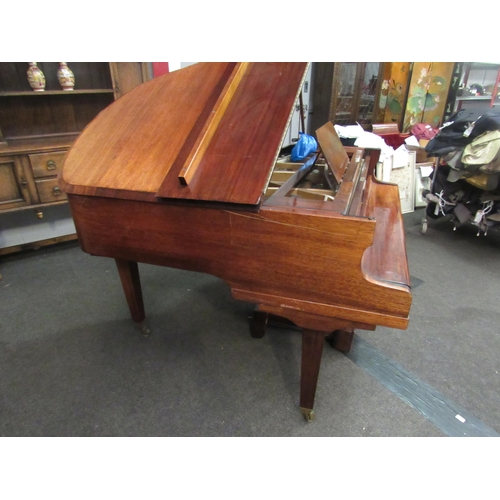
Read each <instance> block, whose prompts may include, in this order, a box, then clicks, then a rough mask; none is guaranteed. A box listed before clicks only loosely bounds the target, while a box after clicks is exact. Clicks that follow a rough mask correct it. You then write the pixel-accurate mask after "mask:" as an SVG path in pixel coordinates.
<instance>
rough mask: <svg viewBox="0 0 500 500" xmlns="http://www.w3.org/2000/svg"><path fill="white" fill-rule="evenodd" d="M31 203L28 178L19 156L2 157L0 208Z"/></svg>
mask: <svg viewBox="0 0 500 500" xmlns="http://www.w3.org/2000/svg"><path fill="white" fill-rule="evenodd" d="M29 203H31V197H30V193H29V186H28V180H27V179H26V177H25V174H24V172H23V168H22V166H21V162H20V160H19V158H18V157H15V156H6V157H3V158H0V210H7V209H10V208H17V207H23V206H25V205H28V204H29Z"/></svg>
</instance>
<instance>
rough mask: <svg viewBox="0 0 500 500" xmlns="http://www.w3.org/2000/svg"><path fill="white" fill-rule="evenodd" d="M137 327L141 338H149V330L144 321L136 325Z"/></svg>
mask: <svg viewBox="0 0 500 500" xmlns="http://www.w3.org/2000/svg"><path fill="white" fill-rule="evenodd" d="M137 327H138V328H139V330H140V331H141V333H142V335H143V337H149V334H150V333H151V330H150V328H149V325H148V324H147V323H146V321H141V322H140V323H137Z"/></svg>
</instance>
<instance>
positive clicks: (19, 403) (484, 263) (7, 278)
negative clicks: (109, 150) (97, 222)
mask: <svg viewBox="0 0 500 500" xmlns="http://www.w3.org/2000/svg"><path fill="white" fill-rule="evenodd" d="M421 215H422V212H421V211H419V212H416V213H414V214H407V215H405V225H406V230H407V243H408V256H409V261H410V271H411V274H412V283H413V287H414V288H413V296H414V300H413V306H412V312H411V317H410V327H409V329H408V330H406V331H399V330H391V329H385V328H379V329H377V330H376V331H375V332H362V331H359V332H357V336H358V337H359V339H360V340H362V341H363V342H365V343H366V344H367V345H369V346H370V348H371V349H373V352H376V353H377V354H379V355H380V356H381V357H382V358H383V359H387V360H390V362H391V363H392V362H393V363H395V364H397V366H400V367H402V369H404V370H405V373H408V374H410V376H412V377H414V378H415V380H421V381H422V383H423V384H426V386H428V387H431V388H433V389H434V390H435V391H436V392H437V393H439V394H441V395H443V397H445V398H447V400H449V401H453V402H456V404H457V405H459V407H460V408H463V409H464V410H466V411H467V412H468V415H471V416H473V417H474V418H475V419H477V421H478V422H480V423H481V424H484V426H486V427H488V428H490V429H491V430H492V431H495V432H498V431H500V410H499V409H500V404H499V403H500V397H499V392H500V391H499V388H500V375H499V374H498V372H499V371H500V366H499V361H498V358H499V357H498V352H499V347H500V336H499V331H498V323H499V319H500V318H499V313H498V312H497V304H496V302H497V297H498V295H499V294H498V291H499V287H498V284H497V283H498V282H497V281H496V279H495V274H494V273H495V266H496V265H497V263H498V249H499V246H500V243H499V242H500V239H499V238H498V237H496V236H495V235H492V234H491V233H490V234H489V235H488V237H487V238H476V236H475V232H474V231H470V230H468V229H467V228H465V229H464V230H459V231H457V232H453V231H452V230H451V227H450V226H448V225H446V224H442V223H441V221H438V223H436V224H433V223H432V222H431V224H430V226H429V230H428V232H427V234H425V235H422V234H420V232H419V224H420V217H421ZM140 271H141V279H142V284H143V293H144V300H145V304H146V313H147V315H148V318H149V324H150V326H151V329H152V335H151V336H150V337H149V338H143V337H142V336H141V335H140V333H139V332H138V330H137V329H136V328H135V327H134V325H133V324H132V322H131V321H130V319H129V314H128V310H127V307H126V304H125V300H124V298H123V295H122V290H121V287H120V284H119V279H118V276H117V272H116V268H115V265H114V262H113V261H112V260H110V259H105V258H97V257H91V256H89V255H86V254H84V253H83V252H81V250H80V249H79V248H78V246H77V245H76V244H73V243H69V244H63V245H58V246H55V247H52V248H45V249H40V250H38V251H34V252H26V253H24V254H19V255H11V256H7V257H3V258H0V272H1V273H2V275H3V279H2V280H1V281H0V315H1V324H0V435H2V436H446V435H447V433H446V431H443V430H442V429H441V428H439V426H437V425H436V424H435V422H433V421H432V420H431V419H429V418H428V417H426V416H425V415H424V414H423V413H422V412H420V411H418V409H416V408H415V407H414V406H412V405H411V404H409V403H408V401H405V400H404V398H402V397H401V395H400V394H398V393H397V391H393V390H391V389H390V388H388V387H387V386H386V385H384V383H383V381H381V380H378V379H377V376H374V375H373V374H370V373H369V372H367V371H365V370H364V369H363V367H362V366H361V365H360V364H357V363H356V362H354V361H353V360H352V359H350V358H349V357H347V356H344V355H343V354H341V353H339V352H337V351H335V350H333V349H331V348H330V347H329V346H328V345H325V350H324V353H323V361H322V367H321V373H320V379H319V383H318V392H317V396H316V404H315V411H316V420H315V421H314V422H312V423H309V424H308V423H307V422H305V420H304V419H303V418H302V416H301V414H300V412H299V410H298V396H299V371H300V340H301V339H300V334H299V333H298V332H296V331H293V330H283V329H277V328H269V331H268V334H266V336H265V337H264V338H263V339H259V340H257V339H253V338H251V337H250V335H249V332H248V324H247V316H248V315H249V314H250V313H251V311H252V305H251V304H246V303H242V302H238V301H235V300H234V299H232V297H231V295H230V292H229V289H228V287H227V286H226V284H225V283H223V282H221V281H220V280H218V279H217V278H214V277H212V276H207V275H201V274H196V273H192V272H187V271H180V270H175V269H168V268H159V267H155V266H149V265H140Z"/></svg>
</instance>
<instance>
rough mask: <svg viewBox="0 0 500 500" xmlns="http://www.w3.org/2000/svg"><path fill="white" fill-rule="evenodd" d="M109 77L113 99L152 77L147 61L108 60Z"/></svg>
mask: <svg viewBox="0 0 500 500" xmlns="http://www.w3.org/2000/svg"><path fill="white" fill-rule="evenodd" d="M109 68H110V70H111V79H112V80H113V90H114V92H115V99H118V98H119V97H121V96H122V95H124V94H126V93H127V92H128V91H130V90H132V89H133V88H135V87H137V86H138V85H140V84H141V83H144V82H145V81H147V80H149V79H151V78H152V74H151V70H150V67H149V65H148V63H142V62H110V63H109Z"/></svg>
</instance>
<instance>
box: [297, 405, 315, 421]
mask: <svg viewBox="0 0 500 500" xmlns="http://www.w3.org/2000/svg"><path fill="white" fill-rule="evenodd" d="M300 411H301V412H302V415H304V418H305V419H306V420H307V421H308V422H312V421H313V420H314V410H313V409H312V408H302V407H301V408H300Z"/></svg>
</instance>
